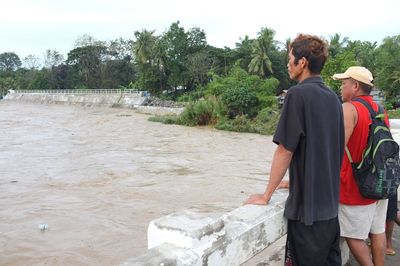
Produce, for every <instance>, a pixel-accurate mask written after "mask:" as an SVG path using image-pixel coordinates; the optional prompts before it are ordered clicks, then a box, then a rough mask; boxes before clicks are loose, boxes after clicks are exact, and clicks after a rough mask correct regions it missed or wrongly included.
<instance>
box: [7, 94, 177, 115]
mask: <svg viewBox="0 0 400 266" xmlns="http://www.w3.org/2000/svg"><path fill="white" fill-rule="evenodd" d="M4 100H9V101H22V102H32V103H44V104H69V105H79V106H86V107H91V106H99V107H117V108H130V109H134V110H135V111H137V112H138V113H143V114H153V115H165V114H177V115H178V114H180V113H181V112H182V111H183V109H184V108H172V107H158V106H144V104H145V103H146V100H147V98H146V96H143V95H142V94H141V93H137V94H133V93H107V94H101V93H98V94H90V93H88V94H85V93H77V94H74V93H68V94H63V93H17V92H15V93H8V94H7V95H6V96H5V97H4Z"/></svg>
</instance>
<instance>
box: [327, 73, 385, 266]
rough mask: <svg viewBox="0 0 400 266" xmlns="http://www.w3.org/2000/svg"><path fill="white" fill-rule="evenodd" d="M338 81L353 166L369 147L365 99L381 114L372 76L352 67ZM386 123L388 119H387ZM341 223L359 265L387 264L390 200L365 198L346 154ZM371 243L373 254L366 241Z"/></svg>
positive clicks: (334, 77) (341, 181) (341, 177)
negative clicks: (376, 101)
mask: <svg viewBox="0 0 400 266" xmlns="http://www.w3.org/2000/svg"><path fill="white" fill-rule="evenodd" d="M333 79H335V80H341V81H342V86H341V93H342V100H343V102H344V103H343V116H344V127H345V144H346V145H347V148H348V150H349V152H350V155H351V156H352V158H353V161H354V162H359V161H361V157H362V152H363V151H364V149H365V147H366V145H367V138H368V131H369V125H370V123H371V118H370V113H369V111H368V109H367V108H366V107H365V106H364V105H363V104H362V103H360V102H357V101H352V100H353V99H355V98H362V99H364V100H365V101H367V102H368V104H370V105H371V106H372V108H373V109H374V110H375V111H378V105H377V104H376V103H375V102H374V101H373V99H372V96H371V95H370V93H371V90H372V87H373V84H372V81H373V77H372V74H371V72H370V71H369V70H368V69H366V68H364V67H360V66H353V67H349V68H348V69H347V70H346V72H344V73H341V74H335V75H334V76H333ZM386 123H387V124H388V123H389V122H388V118H387V116H386ZM339 202H340V203H339V222H340V230H341V236H342V237H344V238H345V239H346V242H347V244H348V246H349V248H350V250H351V252H352V253H353V255H354V257H355V258H356V260H357V261H358V263H359V264H360V265H383V264H384V260H385V248H386V242H385V241H386V238H385V219H386V210H387V200H378V201H377V200H373V199H367V198H364V197H363V196H362V195H361V194H360V191H359V189H358V186H357V183H356V181H355V179H354V176H353V172H352V167H351V163H350V161H349V158H348V156H347V154H346V153H345V155H344V156H343V161H342V167H341V171H340V196H339ZM368 236H369V237H370V239H371V252H372V258H371V252H370V250H369V248H368V246H367V244H366V242H365V239H367V238H368Z"/></svg>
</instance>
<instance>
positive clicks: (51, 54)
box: [44, 49, 64, 69]
mask: <svg viewBox="0 0 400 266" xmlns="http://www.w3.org/2000/svg"><path fill="white" fill-rule="evenodd" d="M63 61H64V56H63V55H62V54H60V53H59V52H58V51H56V50H50V49H47V50H46V52H45V53H44V67H45V68H48V69H51V68H52V67H55V66H58V65H60V64H61V63H62V62H63Z"/></svg>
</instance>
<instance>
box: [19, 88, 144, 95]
mask: <svg viewBox="0 0 400 266" xmlns="http://www.w3.org/2000/svg"><path fill="white" fill-rule="evenodd" d="M13 92H14V93H29V94H140V95H142V94H146V93H147V92H145V91H139V90H119V89H109V90H14V91H13Z"/></svg>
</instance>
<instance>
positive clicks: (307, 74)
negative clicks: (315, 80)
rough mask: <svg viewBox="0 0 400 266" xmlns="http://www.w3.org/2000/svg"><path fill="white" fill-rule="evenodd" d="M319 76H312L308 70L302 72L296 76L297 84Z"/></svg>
mask: <svg viewBox="0 0 400 266" xmlns="http://www.w3.org/2000/svg"><path fill="white" fill-rule="evenodd" d="M318 76H319V74H312V73H311V72H310V70H308V69H305V70H304V71H303V72H301V74H300V75H299V76H298V79H297V82H298V83H301V82H303V81H304V80H305V79H308V78H311V77H318Z"/></svg>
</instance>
